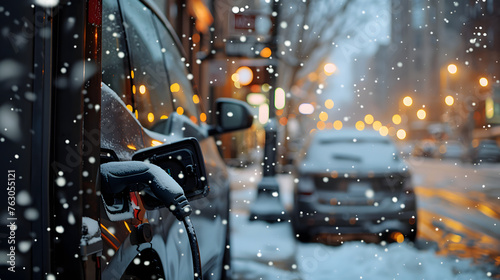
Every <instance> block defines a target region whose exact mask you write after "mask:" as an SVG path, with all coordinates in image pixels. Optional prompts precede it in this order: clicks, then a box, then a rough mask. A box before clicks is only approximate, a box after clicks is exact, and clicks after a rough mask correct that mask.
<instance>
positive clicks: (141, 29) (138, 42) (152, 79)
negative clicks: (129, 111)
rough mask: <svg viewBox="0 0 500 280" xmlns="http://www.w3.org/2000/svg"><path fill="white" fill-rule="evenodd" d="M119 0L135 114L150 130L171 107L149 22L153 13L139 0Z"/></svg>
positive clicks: (157, 43)
mask: <svg viewBox="0 0 500 280" xmlns="http://www.w3.org/2000/svg"><path fill="white" fill-rule="evenodd" d="M120 3H121V8H122V12H123V17H124V27H125V33H126V37H127V42H128V48H129V50H130V59H131V66H132V71H131V73H130V76H131V78H132V94H133V99H134V103H135V104H134V105H135V106H134V109H135V114H136V117H137V119H138V120H139V122H140V123H141V124H142V126H143V127H145V128H148V129H150V128H152V127H153V126H154V125H155V124H156V123H157V122H160V121H161V120H164V119H167V118H168V116H169V115H170V114H171V113H172V112H173V108H174V107H173V104H172V99H171V93H170V88H171V86H170V81H169V77H168V76H167V71H166V68H165V63H164V58H163V55H162V47H161V45H160V41H159V39H158V34H157V32H156V28H155V23H154V22H153V19H154V18H155V16H154V15H153V13H152V12H151V10H149V9H148V8H146V6H144V5H143V4H142V3H140V2H139V1H131V0H120ZM163 51H164V50H163Z"/></svg>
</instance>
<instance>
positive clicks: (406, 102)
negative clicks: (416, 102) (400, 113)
mask: <svg viewBox="0 0 500 280" xmlns="http://www.w3.org/2000/svg"><path fill="white" fill-rule="evenodd" d="M403 104H404V105H405V106H406V107H410V106H411V104H413V99H412V98H411V97H409V96H406V97H405V98H403Z"/></svg>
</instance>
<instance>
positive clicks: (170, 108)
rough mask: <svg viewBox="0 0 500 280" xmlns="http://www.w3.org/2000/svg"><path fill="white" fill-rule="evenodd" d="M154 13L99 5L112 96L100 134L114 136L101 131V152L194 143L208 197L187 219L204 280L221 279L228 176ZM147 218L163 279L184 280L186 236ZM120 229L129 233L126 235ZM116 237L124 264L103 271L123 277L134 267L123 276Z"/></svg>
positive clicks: (127, 4) (168, 220)
mask: <svg viewBox="0 0 500 280" xmlns="http://www.w3.org/2000/svg"><path fill="white" fill-rule="evenodd" d="M152 10H154V7H153V6H152V5H151V4H147V3H146V4H144V3H142V2H139V1H130V0H105V1H104V2H103V31H102V36H103V39H102V42H103V58H102V61H103V83H104V84H106V86H108V87H109V88H110V89H111V90H112V91H114V92H115V94H114V95H113V94H109V91H108V90H103V107H104V106H106V108H103V113H102V114H103V121H102V126H103V128H105V127H107V128H108V129H104V130H103V131H104V132H106V131H112V133H108V134H106V133H103V137H102V138H103V140H102V142H103V148H105V149H106V150H112V151H113V152H114V153H115V154H117V157H118V159H120V160H129V159H130V158H131V155H132V154H133V153H134V152H135V151H136V150H138V149H140V148H142V147H147V146H153V145H159V144H162V143H170V142H174V141H177V140H181V139H183V138H185V137H195V138H197V139H198V141H199V142H200V145H201V148H202V151H203V155H204V158H205V162H206V169H207V175H208V177H209V178H208V181H209V186H210V193H209V195H208V196H207V197H205V198H202V199H199V200H196V201H192V202H191V205H192V206H193V209H194V211H193V213H194V214H193V215H192V220H193V224H194V226H195V228H196V231H197V234H198V242H199V246H200V252H201V257H202V265H203V271H204V274H206V275H207V277H208V276H210V277H209V278H210V279H217V278H219V277H220V275H221V268H222V256H223V255H224V248H225V240H226V232H227V220H228V215H227V214H228V180H227V173H226V171H225V166H224V163H223V161H222V160H221V158H220V156H219V154H218V153H217V148H216V145H215V143H214V140H213V138H212V137H208V136H207V135H208V132H207V126H206V124H204V121H205V120H206V114H205V113H204V112H202V111H201V110H200V107H199V101H200V98H199V96H198V95H196V94H195V93H194V91H193V87H192V85H191V81H190V77H191V76H190V74H189V73H188V71H187V69H186V66H185V62H184V59H183V55H182V52H181V51H180V49H179V48H178V43H177V41H176V39H175V38H174V37H173V36H172V33H171V32H170V31H169V28H168V23H167V22H166V20H165V19H164V18H162V17H161V15H159V14H158V13H155V12H153V11H152ZM106 100H108V102H107V103H106ZM106 104H107V105H106ZM120 104H121V105H120ZM115 107H118V108H115ZM111 108H113V109H112V110H111ZM127 110H128V111H127ZM104 114H107V115H106V117H105V116H104ZM139 136H140V139H138V137H139ZM147 219H148V222H149V223H151V224H152V225H153V226H154V236H155V238H156V239H154V242H153V244H155V246H153V249H154V250H156V253H157V255H158V256H159V258H161V262H162V264H161V266H162V267H163V270H164V273H165V277H166V278H167V279H188V278H186V277H187V275H189V273H190V272H189V271H191V269H190V267H189V268H188V267H186V266H190V265H191V261H190V251H189V244H188V242H187V238H186V236H185V234H184V235H180V234H179V232H182V231H183V227H182V225H180V224H179V223H178V222H177V221H175V219H173V217H172V215H171V214H170V213H169V211H168V210H165V209H160V210H153V211H149V212H148V214H147ZM105 222H106V221H105ZM105 222H104V224H105ZM108 225H109V226H113V228H114V229H115V231H116V229H117V228H120V227H121V228H123V225H114V224H113V223H112V222H109V223H108ZM118 231H119V232H124V234H125V235H126V234H127V231H123V230H118ZM113 236H115V237H116V239H117V240H118V242H115V243H117V244H115V246H116V247H118V245H122V247H120V249H118V251H117V252H116V253H115V254H119V255H120V256H121V260H122V261H120V262H118V261H117V260H116V259H117V258H115V260H114V262H111V264H110V265H109V269H108V270H107V271H115V272H116V271H122V274H124V273H125V274H127V275H128V274H130V273H131V272H133V269H131V267H132V268H133V267H134V266H133V265H132V264H130V265H129V266H128V268H127V269H126V272H124V271H123V270H124V268H123V266H124V264H125V265H128V263H127V262H131V261H132V259H133V258H134V256H135V255H134V254H133V252H131V251H132V250H131V248H133V246H130V244H128V243H127V241H126V237H123V236H121V235H120V234H119V233H116V232H115V233H114V234H113ZM110 239H112V237H110ZM127 244H128V245H127ZM124 245H127V246H128V247H130V248H128V249H127V248H124ZM111 247H112V246H111ZM111 247H110V248H111ZM133 250H135V248H133ZM167 255H168V256H167ZM123 256H127V257H123ZM107 257H109V258H113V256H111V255H109V256H107ZM183 273H184V274H183ZM186 273H187V274H186ZM185 274H186V275H185Z"/></svg>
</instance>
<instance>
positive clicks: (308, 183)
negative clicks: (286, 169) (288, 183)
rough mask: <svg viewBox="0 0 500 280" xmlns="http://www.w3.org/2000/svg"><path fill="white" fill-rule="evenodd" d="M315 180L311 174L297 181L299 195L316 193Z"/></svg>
mask: <svg viewBox="0 0 500 280" xmlns="http://www.w3.org/2000/svg"><path fill="white" fill-rule="evenodd" d="M314 190H315V187H314V180H313V179H312V178H311V177H309V176H303V177H300V178H299V179H298V181H297V193H298V194H299V195H307V196H308V195H312V194H313V193H314Z"/></svg>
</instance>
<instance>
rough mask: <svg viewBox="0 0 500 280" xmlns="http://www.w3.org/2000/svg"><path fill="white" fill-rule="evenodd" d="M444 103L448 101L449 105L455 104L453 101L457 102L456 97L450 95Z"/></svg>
mask: <svg viewBox="0 0 500 280" xmlns="http://www.w3.org/2000/svg"><path fill="white" fill-rule="evenodd" d="M444 103H446V105H448V106H451V105H453V103H455V99H454V98H453V96H451V95H448V96H446V97H445V98H444Z"/></svg>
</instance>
